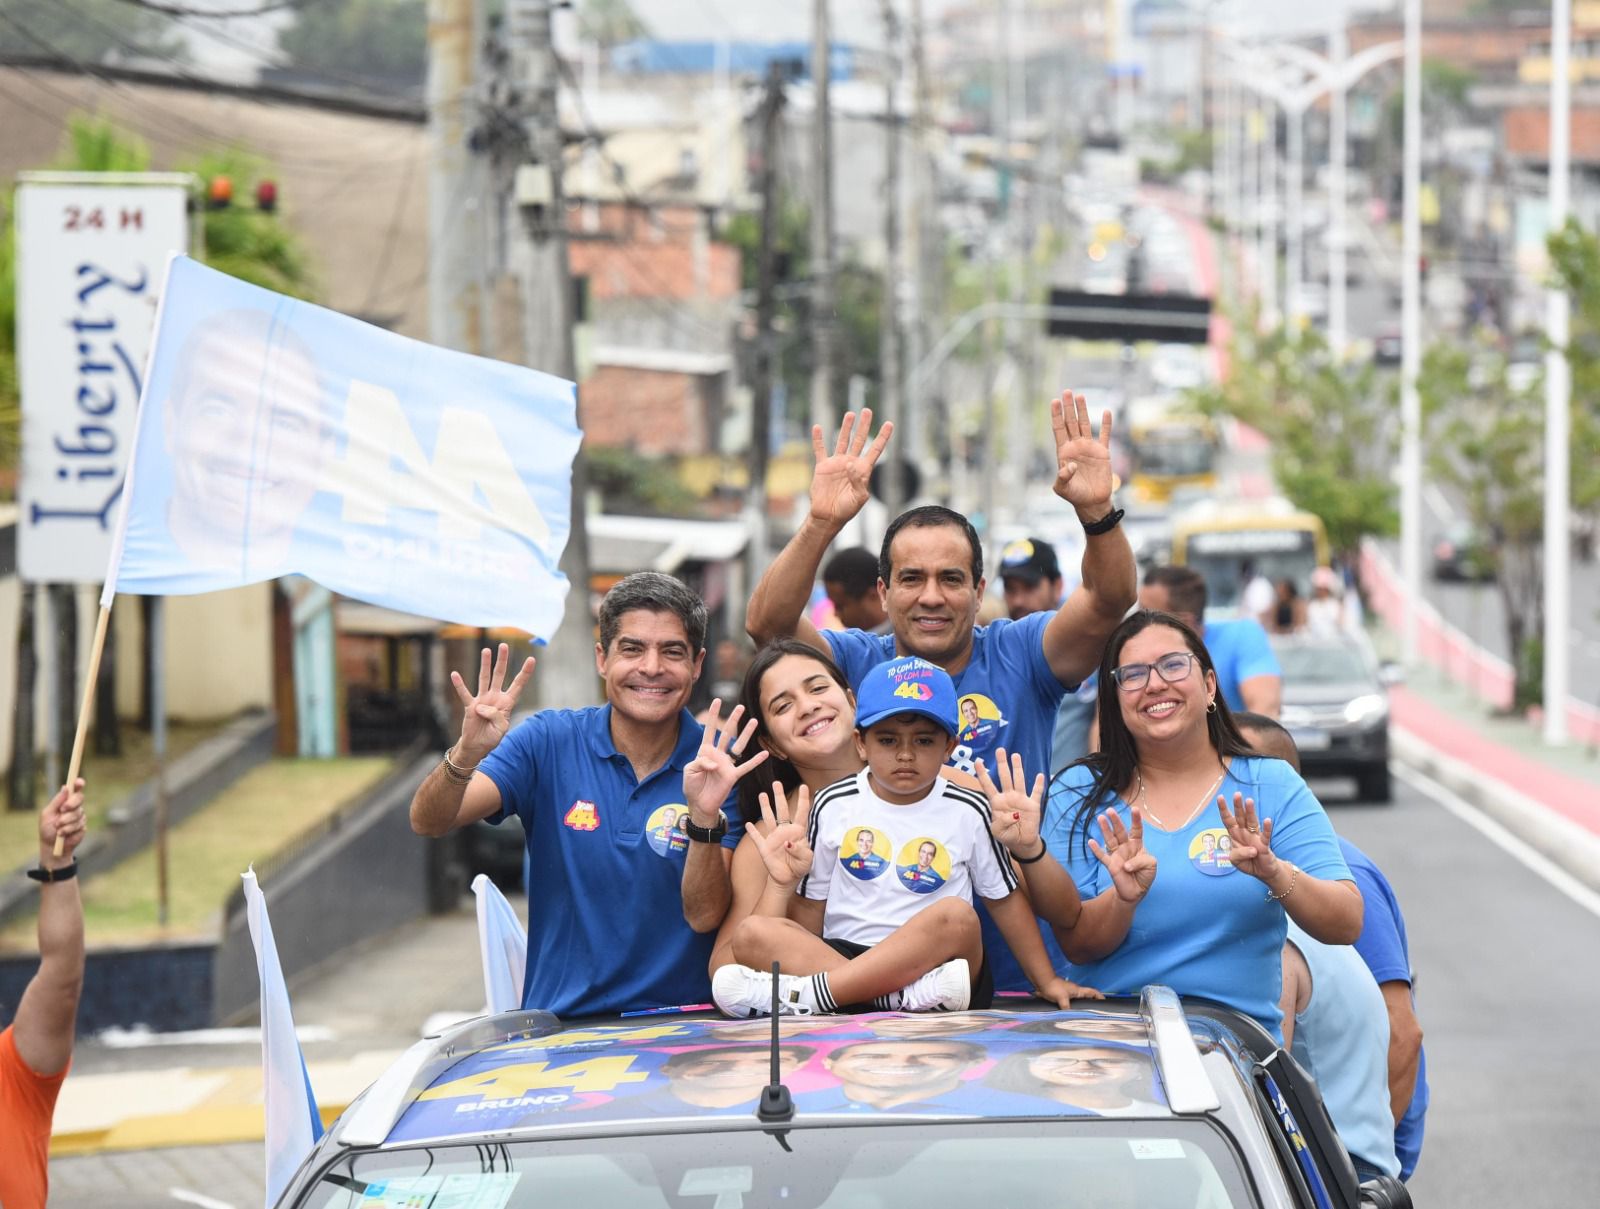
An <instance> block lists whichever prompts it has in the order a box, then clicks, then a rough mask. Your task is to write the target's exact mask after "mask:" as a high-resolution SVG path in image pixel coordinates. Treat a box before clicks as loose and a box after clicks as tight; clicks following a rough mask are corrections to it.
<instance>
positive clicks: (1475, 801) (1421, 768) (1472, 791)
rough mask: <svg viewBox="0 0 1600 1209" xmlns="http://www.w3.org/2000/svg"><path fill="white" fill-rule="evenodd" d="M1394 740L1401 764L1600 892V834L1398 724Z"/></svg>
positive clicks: (1392, 741)
mask: <svg viewBox="0 0 1600 1209" xmlns="http://www.w3.org/2000/svg"><path fill="white" fill-rule="evenodd" d="M1390 745H1391V748H1390V750H1391V751H1392V752H1393V754H1394V757H1395V758H1396V759H1397V760H1399V761H1400V762H1401V763H1403V764H1405V765H1406V766H1407V767H1409V768H1412V769H1415V770H1416V771H1418V772H1421V773H1424V774H1426V775H1427V776H1429V777H1432V778H1433V779H1434V780H1435V781H1437V782H1439V784H1441V785H1443V786H1444V787H1445V788H1446V789H1449V790H1450V791H1451V792H1452V793H1454V794H1455V795H1456V796H1458V797H1460V798H1462V799H1463V800H1464V801H1466V802H1467V803H1468V804H1469V805H1471V806H1473V807H1474V808H1476V809H1478V810H1480V811H1482V812H1483V813H1484V814H1486V815H1488V816H1489V817H1490V818H1492V819H1494V820H1495V821H1496V822H1497V823H1500V824H1501V825H1502V826H1505V827H1508V828H1510V829H1511V830H1513V831H1514V832H1515V833H1516V834H1517V836H1518V838H1520V839H1522V840H1523V841H1524V842H1525V843H1527V844H1528V846H1529V847H1531V848H1533V849H1535V850H1536V851H1538V853H1539V854H1540V855H1541V856H1544V857H1546V858H1547V859H1549V860H1550V861H1551V862H1553V863H1554V864H1556V865H1558V866H1559V867H1560V868H1562V869H1563V870H1565V871H1566V872H1567V873H1569V874H1571V875H1572V876H1573V877H1575V878H1576V879H1577V880H1578V881H1580V882H1582V883H1583V884H1584V885H1585V886H1588V887H1589V888H1590V889H1592V890H1594V891H1596V892H1597V893H1600V835H1595V834H1594V833H1593V832H1591V831H1586V830H1585V829H1584V828H1582V827H1580V826H1578V825H1577V824H1576V823H1574V822H1572V821H1571V820H1569V819H1566V818H1563V817H1562V816H1561V815H1559V814H1556V813H1555V812H1554V811H1552V810H1551V809H1550V808H1549V807H1547V806H1546V805H1544V803H1542V802H1539V801H1537V800H1535V799H1533V798H1530V797H1529V796H1528V795H1527V794H1525V793H1522V792H1521V791H1520V790H1518V789H1516V788H1515V787H1513V786H1511V785H1509V784H1507V783H1506V782H1504V781H1501V780H1498V779H1496V778H1494V777H1491V776H1490V775H1488V774H1487V773H1485V772H1483V771H1482V770H1480V769H1477V768H1474V767H1472V766H1471V765H1469V764H1467V763H1465V762H1463V761H1461V760H1458V759H1456V758H1455V757H1454V756H1449V755H1446V754H1445V753H1444V752H1441V751H1440V750H1438V749H1437V748H1436V747H1434V746H1432V745H1431V744H1429V743H1427V742H1425V741H1424V740H1422V739H1420V738H1418V737H1417V736H1416V735H1413V734H1411V733H1410V732H1409V731H1406V730H1405V729H1403V728H1402V727H1400V726H1396V727H1394V728H1393V730H1392V731H1391V732H1390Z"/></svg>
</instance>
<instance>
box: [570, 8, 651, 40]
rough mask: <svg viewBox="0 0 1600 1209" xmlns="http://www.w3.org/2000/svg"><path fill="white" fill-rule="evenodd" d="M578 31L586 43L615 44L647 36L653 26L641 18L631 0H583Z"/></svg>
mask: <svg viewBox="0 0 1600 1209" xmlns="http://www.w3.org/2000/svg"><path fill="white" fill-rule="evenodd" d="M578 34H579V36H580V37H582V38H583V39H584V40H585V41H587V42H598V43H599V44H600V45H601V46H616V45H618V44H619V43H622V42H631V41H633V40H634V39H635V38H648V37H649V36H650V27H649V26H648V25H646V24H645V23H644V22H643V21H641V20H639V15H638V14H637V13H635V12H634V11H633V9H632V7H630V6H629V4H628V0H583V4H582V5H581V6H580V7H579V9H578Z"/></svg>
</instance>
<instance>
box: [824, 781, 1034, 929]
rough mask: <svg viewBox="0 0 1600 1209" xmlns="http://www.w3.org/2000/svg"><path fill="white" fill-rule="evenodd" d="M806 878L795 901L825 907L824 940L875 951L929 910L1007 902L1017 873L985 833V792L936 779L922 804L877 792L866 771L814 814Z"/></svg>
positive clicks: (828, 796) (842, 784)
mask: <svg viewBox="0 0 1600 1209" xmlns="http://www.w3.org/2000/svg"><path fill="white" fill-rule="evenodd" d="M809 838H810V842H811V850H812V853H813V860H812V863H811V872H810V874H809V875H808V876H807V877H806V878H805V879H804V880H802V881H801V883H800V891H799V892H800V893H801V894H803V895H805V897H807V898H809V899H813V900H817V901H824V902H826V903H827V907H826V909H825V910H824V912H823V922H822V934H823V935H824V936H827V937H829V938H831V939H834V940H848V941H850V942H852V943H854V944H861V945H875V944H878V943H879V942H880V941H882V940H883V939H884V937H886V936H888V935H889V933H891V932H893V931H894V930H895V929H896V928H898V927H899V926H900V925H901V924H903V923H905V922H906V921H907V920H909V919H910V918H911V917H912V916H914V915H915V914H916V913H917V912H918V911H920V910H922V909H923V908H924V907H926V906H927V905H928V904H929V903H933V902H937V901H938V900H939V899H941V898H950V897H958V898H962V899H964V900H966V901H967V902H969V903H970V902H972V901H973V895H974V894H977V895H978V896H980V897H982V898H1004V897H1005V896H1006V895H1008V894H1010V893H1011V891H1013V890H1015V889H1016V888H1017V877H1016V871H1015V870H1014V869H1013V868H1012V866H1011V862H1010V860H1009V859H1007V857H1006V854H1005V850H1004V849H1003V848H1002V847H1001V845H1000V844H999V843H998V842H997V841H996V840H995V839H994V837H993V836H992V835H991V834H990V832H989V804H988V802H987V801H985V800H984V797H983V795H982V794H981V793H977V792H975V791H973V790H970V789H962V788H961V787H960V786H957V785H952V784H951V783H950V782H949V781H948V780H946V779H945V778H944V777H940V778H938V779H937V780H936V781H935V782H934V785H933V788H932V789H931V790H929V792H928V796H927V797H925V798H923V799H922V800H921V801H920V802H912V803H909V804H907V805H904V806H901V805H896V804H894V803H892V802H885V801H884V800H883V799H882V798H880V797H879V796H878V795H877V794H876V793H874V792H873V789H872V782H871V779H870V777H869V775H868V773H867V771H866V770H865V769H863V770H862V771H861V772H859V773H857V774H856V775H855V776H853V777H847V778H845V779H844V780H842V781H837V782H835V783H834V784H832V785H830V786H828V787H827V788H826V789H824V790H823V791H822V792H821V793H819V794H817V796H816V799H815V801H814V802H813V803H812V806H811V828H810V836H809Z"/></svg>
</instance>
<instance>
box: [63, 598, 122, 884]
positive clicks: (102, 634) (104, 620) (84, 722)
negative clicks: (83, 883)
mask: <svg viewBox="0 0 1600 1209" xmlns="http://www.w3.org/2000/svg"><path fill="white" fill-rule="evenodd" d="M110 621H111V606H110V605H108V604H104V605H101V606H100V619H99V620H98V621H96V622H95V623H94V645H93V646H91V647H90V648H89V668H88V672H87V674H86V675H85V676H84V680H83V704H82V705H80V706H79V707H78V732H77V734H75V735H73V736H72V759H71V760H70V761H69V762H68V764H67V780H66V785H67V787H68V789H69V790H70V789H71V787H72V786H73V785H75V784H77V781H78V769H79V768H81V767H82V766H83V744H84V740H86V739H87V738H88V737H89V715H90V714H91V713H93V712H94V686H95V681H96V680H98V679H99V678H100V654H101V652H102V651H104V650H105V649H106V626H107V625H108V624H109V623H110ZM64 849H65V845H64V844H63V843H62V841H61V837H60V836H59V835H58V836H56V846H55V848H54V849H52V851H53V852H54V853H55V855H57V856H60V855H61V853H62V851H63V850H64Z"/></svg>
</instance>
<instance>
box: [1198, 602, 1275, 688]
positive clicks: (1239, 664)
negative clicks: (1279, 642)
mask: <svg viewBox="0 0 1600 1209" xmlns="http://www.w3.org/2000/svg"><path fill="white" fill-rule="evenodd" d="M1203 637H1204V638H1205V644H1206V650H1207V651H1209V652H1211V663H1212V665H1213V666H1214V667H1215V668H1216V669H1217V691H1218V692H1220V693H1221V694H1222V699H1223V700H1224V701H1226V702H1227V703H1228V708H1229V709H1231V710H1236V711H1237V710H1242V709H1243V708H1244V698H1243V697H1241V696H1240V695H1239V685H1240V683H1241V682H1242V681H1245V680H1253V679H1254V678H1255V677H1257V676H1282V675H1283V668H1282V666H1281V665H1280V664H1279V663H1278V656H1277V655H1276V654H1274V653H1273V650H1272V642H1271V641H1270V640H1269V639H1268V638H1267V632H1266V630H1264V629H1262V628H1261V623H1260V622H1259V621H1256V620H1255V619H1254V618H1252V617H1235V618H1233V619H1231V620H1229V621H1212V622H1208V623H1207V624H1206V628H1205V634H1204V635H1203Z"/></svg>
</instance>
